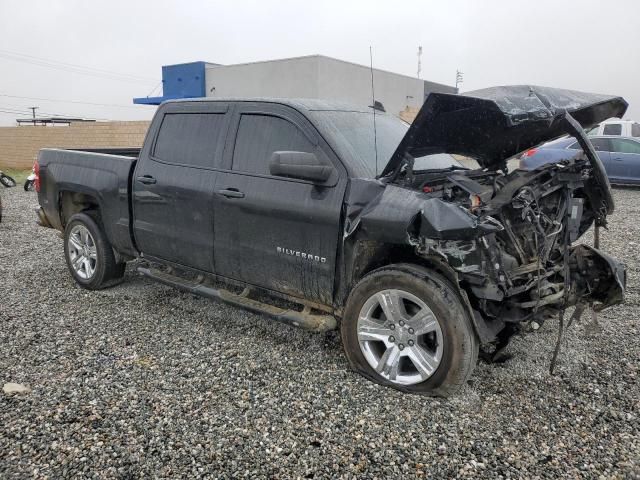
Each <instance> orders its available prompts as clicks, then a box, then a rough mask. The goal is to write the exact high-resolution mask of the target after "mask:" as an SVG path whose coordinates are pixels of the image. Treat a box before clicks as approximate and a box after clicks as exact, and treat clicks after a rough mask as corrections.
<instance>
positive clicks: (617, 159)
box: [613, 157, 624, 162]
mask: <svg viewBox="0 0 640 480" xmlns="http://www.w3.org/2000/svg"><path fill="white" fill-rule="evenodd" d="M613 159H614V160H615V161H616V162H621V161H622V160H624V158H620V157H613Z"/></svg>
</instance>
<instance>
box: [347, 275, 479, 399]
mask: <svg viewBox="0 0 640 480" xmlns="http://www.w3.org/2000/svg"><path fill="white" fill-rule="evenodd" d="M341 329H342V330H341V331H342V340H343V344H344V347H345V352H346V355H347V358H348V359H349V362H350V363H351V365H352V366H353V367H354V369H355V370H357V371H358V372H360V373H362V374H363V375H364V376H366V377H368V378H370V379H371V380H373V381H374V382H376V383H379V384H381V385H387V386H390V387H393V388H396V389H398V390H403V391H408V392H413V393H421V394H427V395H435V396H448V395H451V394H452V393H454V392H455V391H456V390H458V389H459V388H460V387H461V386H462V385H464V384H465V382H466V381H467V379H468V378H469V376H470V375H471V373H472V372H473V369H474V367H475V364H476V361H477V357H478V340H477V338H476V335H475V332H474V331H473V327H472V325H471V321H470V319H469V317H468V314H467V312H466V309H465V308H464V305H463V304H462V301H461V299H460V297H459V295H458V293H457V292H456V290H455V288H454V287H453V286H452V285H451V284H450V283H449V282H448V281H447V280H446V279H445V278H443V277H442V276H440V275H438V274H436V273H434V272H431V271H429V270H426V269H425V268H423V267H420V266H416V265H408V264H399V265H392V266H389V267H384V268H381V269H379V270H376V271H374V272H372V273H371V274H369V275H367V276H366V277H364V278H363V279H362V280H361V281H360V282H359V283H358V284H357V285H356V287H355V288H354V289H353V291H352V292H351V294H350V295H349V299H348V301H347V306H346V308H345V315H344V317H343V320H342V326H341Z"/></svg>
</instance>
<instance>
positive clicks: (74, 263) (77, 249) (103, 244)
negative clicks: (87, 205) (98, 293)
mask: <svg viewBox="0 0 640 480" xmlns="http://www.w3.org/2000/svg"><path fill="white" fill-rule="evenodd" d="M64 253H65V258H66V261H67V266H68V267H69V271H70V272H71V275H72V276H73V278H74V279H75V281H76V282H77V283H78V285H80V286H81V287H82V288H86V289H89V290H99V289H101V288H104V287H107V286H109V285H112V284H113V283H115V282H116V281H117V280H119V279H121V278H122V277H123V275H124V270H125V266H126V265H125V264H124V263H116V260H115V256H114V254H113V250H112V248H111V244H110V243H109V241H108V240H107V237H106V235H105V234H104V232H103V230H102V229H101V227H100V226H99V225H98V223H97V222H96V221H95V220H94V219H93V218H92V217H91V216H90V215H88V214H86V213H78V214H75V215H73V216H72V217H71V218H70V219H69V223H67V226H66V228H65V234H64Z"/></svg>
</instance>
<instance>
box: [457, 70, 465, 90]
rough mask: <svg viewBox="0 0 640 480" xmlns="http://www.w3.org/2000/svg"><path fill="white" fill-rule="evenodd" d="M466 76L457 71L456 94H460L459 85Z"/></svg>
mask: <svg viewBox="0 0 640 480" xmlns="http://www.w3.org/2000/svg"><path fill="white" fill-rule="evenodd" d="M463 75H464V73H462V72H461V71H460V70H456V93H460V89H459V88H458V85H460V84H461V83H462V81H463V80H462V76H463Z"/></svg>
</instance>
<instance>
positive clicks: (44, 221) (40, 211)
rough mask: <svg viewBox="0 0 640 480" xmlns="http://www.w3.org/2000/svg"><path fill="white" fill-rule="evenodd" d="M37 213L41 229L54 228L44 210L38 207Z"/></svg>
mask: <svg viewBox="0 0 640 480" xmlns="http://www.w3.org/2000/svg"><path fill="white" fill-rule="evenodd" d="M35 212H36V217H37V220H36V223H37V224H38V225H40V226H41V227H46V228H53V226H52V225H51V222H49V219H48V218H47V216H46V215H45V213H44V209H43V208H42V207H40V206H37V207H36V208H35Z"/></svg>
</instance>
